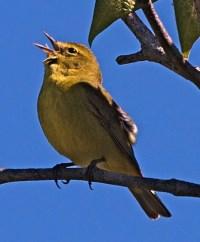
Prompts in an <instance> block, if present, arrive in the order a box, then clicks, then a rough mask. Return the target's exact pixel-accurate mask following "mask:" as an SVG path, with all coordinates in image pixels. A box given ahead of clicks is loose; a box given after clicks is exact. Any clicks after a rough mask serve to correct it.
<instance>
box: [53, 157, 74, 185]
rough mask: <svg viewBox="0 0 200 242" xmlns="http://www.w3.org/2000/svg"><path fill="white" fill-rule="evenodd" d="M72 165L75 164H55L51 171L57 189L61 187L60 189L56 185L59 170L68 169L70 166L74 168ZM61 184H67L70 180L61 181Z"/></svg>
mask: <svg viewBox="0 0 200 242" xmlns="http://www.w3.org/2000/svg"><path fill="white" fill-rule="evenodd" d="M74 165H75V164H74V163H73V162H70V163H59V164H57V165H55V166H54V167H53V170H54V172H55V177H56V179H55V180H54V181H55V183H56V186H57V188H59V189H61V187H60V185H59V183H58V179H57V177H58V173H59V170H60V169H63V168H68V167H71V166H74ZM61 182H62V184H68V183H69V182H70V180H65V181H61Z"/></svg>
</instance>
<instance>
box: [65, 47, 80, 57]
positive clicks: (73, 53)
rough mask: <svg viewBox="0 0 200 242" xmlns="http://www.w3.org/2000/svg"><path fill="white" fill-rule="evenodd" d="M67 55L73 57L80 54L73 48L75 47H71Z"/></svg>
mask: <svg viewBox="0 0 200 242" xmlns="http://www.w3.org/2000/svg"><path fill="white" fill-rule="evenodd" d="M67 53H69V54H71V55H77V54H78V51H77V50H76V49H75V48H73V47H69V48H68V49H67Z"/></svg>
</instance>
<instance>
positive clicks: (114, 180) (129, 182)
mask: <svg viewBox="0 0 200 242" xmlns="http://www.w3.org/2000/svg"><path fill="white" fill-rule="evenodd" d="M86 170H87V169H85V168H67V169H65V168H60V169H59V170H57V171H56V172H55V169H54V168H43V169H2V170H1V171H0V184H5V183H11V182H20V181H42V180H43V181H44V180H55V179H58V180H83V181H87V179H88V178H87V176H86ZM92 180H93V181H94V182H99V183H105V184H111V185H118V186H123V187H131V186H132V187H134V186H136V187H140V188H143V189H144V188H145V189H149V190H154V191H160V192H168V193H171V194H173V195H175V196H189V197H200V185H199V184H194V183H190V182H185V181H181V180H176V179H169V180H161V179H154V178H140V177H133V176H127V175H123V174H118V173H113V172H108V171H104V170H100V169H98V168H95V169H94V171H93V179H92Z"/></svg>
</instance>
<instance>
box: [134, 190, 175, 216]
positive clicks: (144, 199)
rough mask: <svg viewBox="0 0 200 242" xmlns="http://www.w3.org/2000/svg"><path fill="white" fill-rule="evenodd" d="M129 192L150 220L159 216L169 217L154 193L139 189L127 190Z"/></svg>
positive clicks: (169, 214) (167, 211)
mask: <svg viewBox="0 0 200 242" xmlns="http://www.w3.org/2000/svg"><path fill="white" fill-rule="evenodd" d="M129 190H130V191H131V193H132V194H133V195H134V196H135V198H136V199H137V201H138V202H139V204H140V206H141V207H142V208H143V210H144V211H145V213H146V214H147V216H149V217H150V218H152V219H156V218H158V217H159V216H163V217H171V213H170V212H169V210H168V209H167V208H166V207H165V205H164V204H163V203H162V202H161V200H160V199H159V197H158V196H157V195H156V193H155V192H153V191H150V190H144V189H141V188H129Z"/></svg>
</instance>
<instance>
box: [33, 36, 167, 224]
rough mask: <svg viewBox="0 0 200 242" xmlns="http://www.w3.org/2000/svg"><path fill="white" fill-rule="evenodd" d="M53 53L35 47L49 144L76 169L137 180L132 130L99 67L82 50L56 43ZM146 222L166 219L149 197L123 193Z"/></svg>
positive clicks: (41, 108)
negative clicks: (136, 204)
mask: <svg viewBox="0 0 200 242" xmlns="http://www.w3.org/2000/svg"><path fill="white" fill-rule="evenodd" d="M45 35H46V36H47V38H48V39H49V40H50V42H51V44H52V46H53V48H52V49H51V48H49V47H48V46H47V45H41V44H36V45H37V46H38V47H39V48H41V49H42V50H43V51H44V52H45V53H46V55H47V58H46V59H45V60H44V67H45V74H44V81H43V85H42V88H41V91H40V94H39V98H38V114H39V120H40V123H41V126H42V129H43V131H44V133H45V135H46V137H47V139H48V141H49V143H50V144H52V146H53V147H54V148H55V149H56V150H57V151H58V152H59V153H60V154H62V155H64V156H66V157H68V158H69V159H71V160H72V161H73V162H74V163H75V164H76V165H79V166H81V167H87V166H89V165H90V163H91V162H92V161H94V160H98V159H102V160H104V162H99V163H98V164H97V167H98V168H100V169H105V170H108V171H113V172H118V173H124V174H127V175H132V176H139V177H141V176H142V173H141V170H140V168H139V165H138V162H137V160H136V158H135V156H134V152H133V149H132V144H134V143H135V141H136V134H137V127H136V125H135V123H134V122H133V121H132V119H131V118H130V117H129V116H128V114H127V113H126V112H124V111H123V110H122V109H121V107H120V106H118V104H117V103H116V102H115V101H114V100H113V99H112V97H111V96H110V94H109V93H108V92H107V91H106V90H105V89H104V87H103V86H102V77H101V71H100V68H99V65H98V63H97V60H96V58H95V56H94V54H93V53H92V52H91V50H90V49H88V48H87V47H86V46H84V45H82V44H77V43H68V42H60V41H56V40H55V39H54V38H53V37H51V36H50V35H48V34H47V33H45ZM129 190H130V191H131V193H132V194H133V195H134V196H135V198H136V199H137V201H138V202H139V204H140V205H141V207H142V208H143V209H144V211H145V213H146V214H147V215H148V216H149V217H150V218H153V219H155V218H158V217H159V216H160V215H161V216H164V217H170V216H171V214H170V212H169V211H168V210H167V208H166V207H165V206H164V204H163V203H162V202H161V201H160V199H159V198H158V196H157V195H156V194H155V192H153V191H150V190H145V189H142V188H137V187H129Z"/></svg>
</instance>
